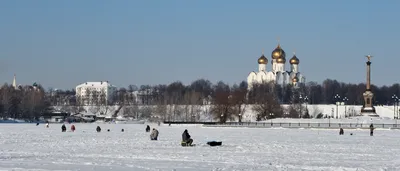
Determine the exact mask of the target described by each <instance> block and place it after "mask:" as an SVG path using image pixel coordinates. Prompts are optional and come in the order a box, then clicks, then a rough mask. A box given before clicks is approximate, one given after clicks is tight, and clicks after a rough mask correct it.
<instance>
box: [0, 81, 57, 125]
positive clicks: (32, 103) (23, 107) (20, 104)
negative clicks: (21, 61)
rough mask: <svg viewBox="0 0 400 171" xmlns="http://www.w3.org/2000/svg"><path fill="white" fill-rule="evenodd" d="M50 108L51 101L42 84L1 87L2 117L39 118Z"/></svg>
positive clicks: (0, 107) (0, 106)
mask: <svg viewBox="0 0 400 171" xmlns="http://www.w3.org/2000/svg"><path fill="white" fill-rule="evenodd" d="M49 110H50V103H49V101H48V99H47V98H46V96H45V91H44V89H43V88H42V86H40V85H35V86H20V87H17V88H14V87H12V86H10V85H8V84H4V85H3V86H2V87H1V88H0V118H3V119H8V118H13V119H27V120H37V119H39V117H41V116H42V114H43V113H46V112H48V111H49Z"/></svg>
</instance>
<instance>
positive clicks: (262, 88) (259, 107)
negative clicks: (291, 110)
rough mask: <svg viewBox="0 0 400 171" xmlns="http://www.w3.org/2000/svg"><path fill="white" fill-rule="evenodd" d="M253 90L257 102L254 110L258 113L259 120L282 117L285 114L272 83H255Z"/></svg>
mask: <svg viewBox="0 0 400 171" xmlns="http://www.w3.org/2000/svg"><path fill="white" fill-rule="evenodd" d="M251 91H253V93H254V94H255V104H254V105H253V107H252V110H253V111H254V112H255V113H256V115H257V118H256V119H257V121H261V120H266V119H272V118H276V117H281V116H282V115H283V109H282V107H281V105H280V104H279V102H278V98H277V97H276V95H275V94H274V90H273V85H272V84H270V83H265V84H258V85H253V89H252V90H251Z"/></svg>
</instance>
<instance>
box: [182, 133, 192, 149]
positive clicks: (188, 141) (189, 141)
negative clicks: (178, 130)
mask: <svg viewBox="0 0 400 171" xmlns="http://www.w3.org/2000/svg"><path fill="white" fill-rule="evenodd" d="M192 143H193V139H191V137H190V134H189V132H188V130H187V129H185V131H183V134H182V146H191V145H192Z"/></svg>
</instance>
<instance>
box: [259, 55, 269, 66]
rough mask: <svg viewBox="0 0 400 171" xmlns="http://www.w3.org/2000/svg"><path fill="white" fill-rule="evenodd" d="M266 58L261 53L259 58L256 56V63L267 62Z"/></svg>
mask: <svg viewBox="0 0 400 171" xmlns="http://www.w3.org/2000/svg"><path fill="white" fill-rule="evenodd" d="M267 63H268V59H267V58H266V57H265V56H264V53H263V54H262V55H261V57H260V58H258V64H267Z"/></svg>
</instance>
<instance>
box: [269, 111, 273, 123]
mask: <svg viewBox="0 0 400 171" xmlns="http://www.w3.org/2000/svg"><path fill="white" fill-rule="evenodd" d="M273 117H274V114H273V113H269V119H270V120H271V126H272V118H273Z"/></svg>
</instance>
